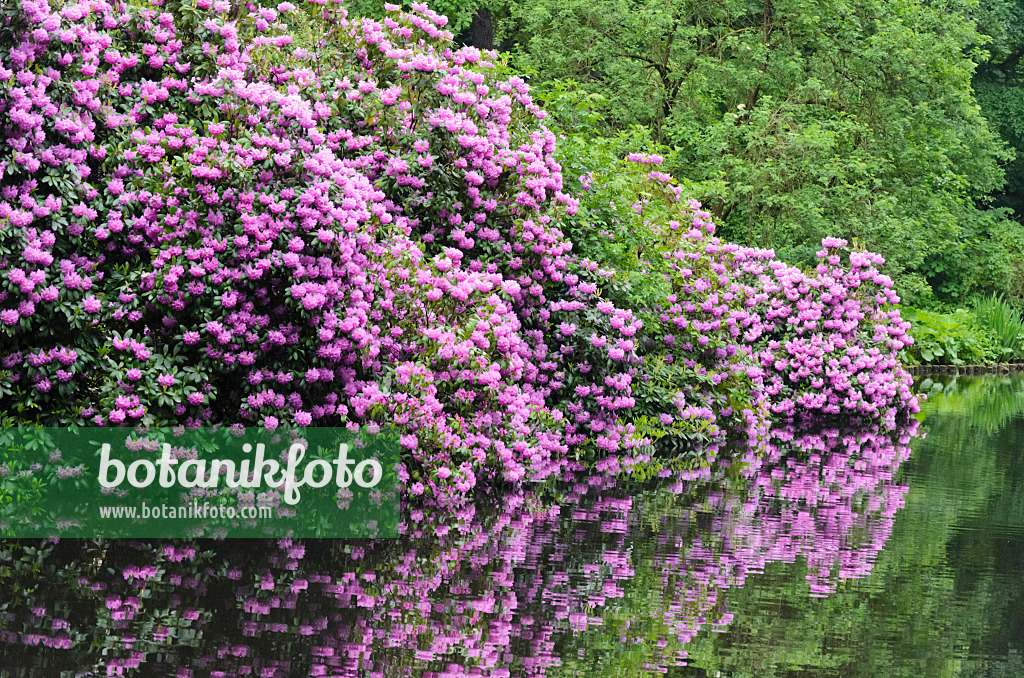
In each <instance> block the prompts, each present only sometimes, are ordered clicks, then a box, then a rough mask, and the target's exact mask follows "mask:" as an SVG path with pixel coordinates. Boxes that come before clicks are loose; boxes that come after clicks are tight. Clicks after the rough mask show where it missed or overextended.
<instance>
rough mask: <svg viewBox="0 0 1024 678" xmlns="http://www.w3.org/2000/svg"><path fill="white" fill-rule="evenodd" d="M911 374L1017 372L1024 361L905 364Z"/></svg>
mask: <svg viewBox="0 0 1024 678" xmlns="http://www.w3.org/2000/svg"><path fill="white" fill-rule="evenodd" d="M903 369H905V370H906V371H907V372H909V373H910V374H911V375H913V376H915V377H917V376H927V375H930V374H943V375H946V374H950V375H961V374H965V375H975V374H1017V373H1019V372H1024V363H996V364H994V365H904V366H903Z"/></svg>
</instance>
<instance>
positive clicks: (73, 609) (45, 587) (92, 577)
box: [0, 377, 1024, 678]
mask: <svg viewBox="0 0 1024 678" xmlns="http://www.w3.org/2000/svg"><path fill="white" fill-rule="evenodd" d="M918 389H920V390H925V391H927V392H929V394H930V397H929V400H928V402H927V403H926V404H925V408H924V412H923V413H922V414H923V415H926V416H924V423H923V424H920V425H918V422H916V421H912V422H911V423H910V425H908V426H906V427H904V428H903V429H901V430H898V431H894V432H886V431H882V430H879V429H863V428H861V429H857V428H848V429H834V428H833V429H824V430H816V431H801V430H794V429H781V430H776V431H774V432H773V433H772V438H771V453H770V454H769V455H768V456H766V457H764V458H759V459H755V458H753V457H752V456H751V455H749V454H746V455H744V454H741V453H737V455H736V457H735V458H734V459H733V460H732V462H731V463H730V464H729V465H728V467H727V468H720V469H718V470H716V471H714V472H711V471H703V472H690V473H687V474H682V475H679V474H670V473H668V472H665V473H664V474H663V475H665V476H666V477H663V478H655V479H652V480H650V481H648V482H646V483H636V482H626V481H624V480H621V479H619V480H616V479H614V478H607V477H586V476H583V477H579V478H576V479H572V480H568V481H566V482H564V483H562V484H560V485H558V486H556V487H548V488H545V489H543V490H536V491H527V492H513V493H501V492H495V493H494V494H493V496H491V497H490V498H488V499H487V500H485V501H481V502H480V503H478V504H477V505H475V506H473V507H470V508H468V509H466V510H464V511H462V512H461V513H460V514H458V515H455V516H451V515H447V516H444V518H443V519H442V518H441V517H439V516H437V515H433V514H432V513H431V512H430V511H427V510H415V511H413V512H412V514H411V515H410V521H409V522H408V530H407V534H406V535H405V537H403V538H402V539H398V540H380V541H376V542H372V541H361V542H356V541H346V542H331V541H305V542H302V543H298V542H295V543H292V542H290V541H288V540H281V541H274V542H269V541H260V542H257V541H242V540H231V541H226V542H221V543H214V542H209V541H207V542H197V543H185V542H175V543H174V544H173V545H172V544H162V543H159V542H155V541H153V540H140V541H134V542H133V541H127V540H123V541H106V542H104V541H79V540H75V541H69V540H64V541H61V542H59V543H56V544H47V545H44V546H42V547H39V544H34V545H29V544H28V543H13V542H7V543H4V544H3V546H2V547H0V575H2V579H0V676H11V677H14V676H48V677H49V676H92V675H100V676H102V675H139V676H180V677H182V678H192V677H196V678H198V677H205V676H264V677H269V676H332V675H344V676H368V677H374V676H379V677H382V678H383V677H384V676H389V677H390V676H430V677H438V678H440V677H442V676H463V675H478V676H496V677H506V676H533V675H545V676H588V677H589V676H639V675H646V674H651V675H661V674H664V675H668V676H752V677H755V676H756V677H765V676H836V677H847V676H865V677H868V676H870V677H879V676H914V677H917V676H1020V675H1024V655H1022V652H1024V637H1022V636H1021V629H1024V583H1022V582H1024V455H1022V454H1021V444H1022V443H1024V420H1022V419H1021V417H1020V413H1021V412H1022V411H1024V380H1021V379H1019V378H1013V379H1011V378H1006V377H1002V378H1000V377H976V378H969V379H968V378H962V377H961V378H953V377H944V378H942V380H936V381H932V380H923V381H919V382H918Z"/></svg>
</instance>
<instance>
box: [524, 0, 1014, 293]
mask: <svg viewBox="0 0 1024 678" xmlns="http://www.w3.org/2000/svg"><path fill="white" fill-rule="evenodd" d="M967 11H968V7H967V6H966V5H962V4H957V3H953V4H943V5H939V4H938V3H909V2H904V1H902V0H843V1H841V2H833V1H831V0H829V1H828V2H825V1H824V0H767V1H765V2H750V1H747V0H727V1H726V2H722V3H710V4H709V3H700V2H695V1H694V0H671V1H669V2H652V1H649V0H599V1H597V2H594V1H592V0H560V1H559V2H553V1H552V0H514V2H513V4H512V6H511V12H510V13H511V15H512V17H514V22H513V23H511V24H509V25H510V26H511V28H510V31H509V34H510V35H512V36H514V37H515V38H516V39H517V40H518V43H519V59H520V61H521V62H522V63H523V64H525V65H526V66H528V67H531V68H533V69H535V70H536V72H537V73H538V75H539V77H540V79H568V78H572V79H575V80H577V81H578V82H579V83H580V86H581V87H582V88H584V90H586V91H588V92H592V93H599V94H601V95H603V96H604V97H605V98H606V99H607V101H608V114H607V127H608V128H609V129H610V130H611V129H622V128H625V127H628V126H630V125H634V124H640V125H644V126H647V127H649V128H650V129H651V130H652V134H653V137H654V139H655V140H656V141H658V142H663V143H665V144H668V145H670V146H672V147H673V148H675V149H676V156H677V157H676V158H675V159H674V160H675V164H676V165H677V166H678V168H679V170H678V174H679V175H680V176H684V177H686V178H687V179H689V180H691V181H692V182H695V183H696V184H697V185H705V186H706V188H707V190H705V191H704V192H703V193H702V194H700V195H697V196H695V197H698V198H699V199H701V200H702V202H704V203H705V204H706V205H707V206H708V207H709V208H710V209H712V211H713V212H714V214H715V215H716V217H717V218H718V219H717V220H718V221H719V222H720V223H722V224H723V231H724V233H723V234H724V235H725V236H726V237H727V238H729V239H732V240H736V241H738V242H743V243H747V244H758V245H766V246H772V247H775V248H776V249H777V250H778V251H779V253H780V255H781V256H782V257H783V258H786V259H789V260H791V261H793V262H794V263H810V261H811V260H812V259H813V253H814V251H815V250H816V249H817V243H818V242H820V240H821V238H822V237H823V236H826V235H836V236H842V237H846V238H849V239H854V238H856V239H857V242H858V243H861V244H864V245H865V246H867V247H868V248H869V249H874V250H876V251H880V252H882V253H883V254H884V255H885V256H886V258H887V259H888V262H889V264H888V265H889V270H888V272H889V273H890V274H893V275H895V276H899V281H898V285H899V287H900V291H901V292H902V293H903V294H904V295H905V296H909V297H910V298H911V299H912V300H913V301H915V302H917V303H927V300H928V298H929V297H930V295H931V292H932V288H935V291H936V292H937V294H938V296H939V297H940V298H942V299H945V300H950V301H956V300H957V299H959V298H962V297H966V296H968V295H969V294H970V293H971V292H973V291H974V290H975V289H991V288H992V287H995V288H998V289H1005V287H1006V286H1007V285H1010V284H1011V282H1007V281H1006V280H1004V279H1003V278H1000V279H999V280H992V279H991V278H984V276H982V275H981V274H982V273H983V271H979V270H978V269H977V268H976V267H974V266H963V265H957V263H956V262H957V261H958V260H961V259H964V258H969V259H973V260H974V261H978V262H980V263H984V261H985V259H984V256H987V255H986V252H985V247H989V248H990V249H991V247H992V242H995V243H996V244H997V245H998V248H997V249H999V251H998V252H996V253H995V255H994V256H997V257H998V256H1001V255H1002V254H1003V253H1004V250H1005V251H1009V252H1018V253H1019V251H1020V243H1019V233H1020V228H1019V226H1018V225H1017V224H1015V223H1009V222H1008V220H1007V214H1006V213H1005V212H991V211H989V212H987V213H986V212H985V211H983V209H979V206H978V205H979V204H980V203H976V200H978V199H982V198H983V197H984V196H985V195H987V194H989V193H991V192H992V191H996V190H999V189H1000V188H1001V187H1002V185H1003V181H1004V175H1003V170H1002V168H1001V165H1000V163H1001V162H1002V161H1007V160H1009V159H1011V158H1012V156H1013V154H1012V151H1010V150H1009V149H1007V147H1006V145H1005V144H1004V143H1003V142H1002V140H1001V139H1000V138H999V137H998V135H997V134H995V133H994V132H993V131H992V130H991V129H990V128H989V125H988V123H987V121H986V119H985V118H984V117H983V116H982V115H981V113H980V111H979V107H978V104H977V102H976V100H975V98H974V95H973V92H972V88H971V79H972V76H973V74H974V70H975V65H976V62H977V61H979V60H981V59H983V58H985V57H986V56H987V54H986V53H985V52H984V51H982V50H981V49H980V48H979V47H978V46H980V45H982V44H983V43H984V42H985V38H984V36H982V35H981V34H979V33H978V32H977V30H976V28H975V23H974V19H973V18H972V17H970V16H968V14H967ZM719 180H724V183H720V182H719ZM981 207H982V208H983V207H984V205H983V204H982V205H981ZM1007 232H1009V234H1007ZM1007 248H1009V249H1007ZM990 254H991V253H990ZM1012 273H1013V276H1016V275H1018V274H1017V273H1016V271H1013V272H1012ZM1011 278H1012V276H1011ZM1014 280H1015V278H1014ZM1005 291H1010V290H1005Z"/></svg>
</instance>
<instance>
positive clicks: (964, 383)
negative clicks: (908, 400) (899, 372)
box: [915, 375, 1024, 433]
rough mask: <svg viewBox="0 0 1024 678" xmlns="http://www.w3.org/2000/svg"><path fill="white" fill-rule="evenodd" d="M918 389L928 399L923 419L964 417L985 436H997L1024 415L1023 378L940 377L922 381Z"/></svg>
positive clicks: (924, 407) (918, 383) (917, 386)
mask: <svg viewBox="0 0 1024 678" xmlns="http://www.w3.org/2000/svg"><path fill="white" fill-rule="evenodd" d="M915 387H916V390H917V391H920V392H923V393H925V394H927V395H928V400H927V401H926V402H925V404H924V405H923V410H922V413H921V416H922V417H926V416H928V415H940V414H941V415H960V416H965V417H968V418H969V419H970V421H971V427H972V428H974V427H980V428H982V429H983V430H984V431H985V432H986V433H994V432H995V431H997V430H998V429H1001V428H1002V427H1003V426H1005V425H1006V422H1007V421H1009V420H1010V419H1011V418H1013V417H1015V416H1017V415H1018V414H1020V413H1021V412H1024V379H1021V378H1020V377H1008V376H996V375H985V376H982V377H961V376H941V377H935V378H925V379H921V380H919V381H918V382H917V383H916V384H915ZM929 423H930V422H929Z"/></svg>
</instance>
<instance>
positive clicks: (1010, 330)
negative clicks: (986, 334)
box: [974, 294, 1024, 360]
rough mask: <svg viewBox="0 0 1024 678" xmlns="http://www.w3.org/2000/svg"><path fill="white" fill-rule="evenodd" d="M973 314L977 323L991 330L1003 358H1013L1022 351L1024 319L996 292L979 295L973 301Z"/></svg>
mask: <svg viewBox="0 0 1024 678" xmlns="http://www.w3.org/2000/svg"><path fill="white" fill-rule="evenodd" d="M974 315H975V317H976V318H977V319H978V324H979V325H981V326H982V327H985V328H988V329H990V330H992V333H993V334H994V335H995V337H996V339H997V341H998V342H999V346H1000V348H1001V349H1002V358H1003V359H1004V360H1014V359H1016V358H1019V357H1020V356H1021V354H1022V353H1024V321H1021V317H1020V311H1018V310H1017V309H1016V308H1014V307H1013V306H1012V305H1011V304H1010V303H1009V302H1008V301H1006V299H1004V298H1003V297H1002V296H1000V295H996V294H993V295H991V296H989V297H981V298H979V299H977V300H976V301H975V302H974Z"/></svg>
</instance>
